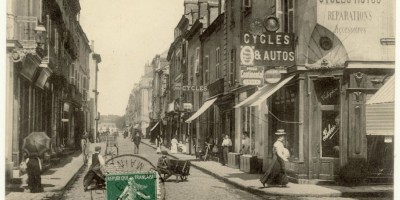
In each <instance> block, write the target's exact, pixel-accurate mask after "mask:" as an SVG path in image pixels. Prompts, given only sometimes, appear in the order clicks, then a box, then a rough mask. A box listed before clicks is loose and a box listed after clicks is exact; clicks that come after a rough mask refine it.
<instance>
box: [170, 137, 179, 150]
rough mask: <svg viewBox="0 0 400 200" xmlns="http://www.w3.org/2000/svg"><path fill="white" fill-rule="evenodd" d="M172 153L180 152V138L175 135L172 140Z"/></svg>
mask: <svg viewBox="0 0 400 200" xmlns="http://www.w3.org/2000/svg"><path fill="white" fill-rule="evenodd" d="M171 153H178V140H177V139H175V137H174V138H172V140H171Z"/></svg>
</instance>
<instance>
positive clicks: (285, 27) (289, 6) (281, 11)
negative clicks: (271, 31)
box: [276, 0, 294, 33]
mask: <svg viewBox="0 0 400 200" xmlns="http://www.w3.org/2000/svg"><path fill="white" fill-rule="evenodd" d="M276 16H277V17H278V19H279V21H280V25H281V27H280V28H279V30H278V31H279V32H285V33H293V32H294V0H276Z"/></svg>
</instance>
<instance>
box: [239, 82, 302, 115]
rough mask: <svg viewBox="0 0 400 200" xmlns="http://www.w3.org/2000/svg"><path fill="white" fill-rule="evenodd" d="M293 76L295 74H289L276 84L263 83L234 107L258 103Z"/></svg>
mask: <svg viewBox="0 0 400 200" xmlns="http://www.w3.org/2000/svg"><path fill="white" fill-rule="evenodd" d="M294 76H295V75H292V76H289V77H287V78H285V79H284V80H283V81H281V82H279V83H277V84H268V85H265V86H264V87H262V88H261V89H259V90H258V91H256V92H255V93H254V94H252V95H251V96H249V97H248V98H247V99H245V100H244V101H242V102H240V103H239V104H237V105H236V106H234V108H240V107H246V106H257V105H259V104H260V103H261V102H263V101H265V100H266V99H268V97H270V96H271V95H272V94H274V93H275V92H276V91H278V90H279V89H280V88H281V87H283V86H284V85H285V84H286V83H288V82H289V81H290V80H292V79H293V77H294Z"/></svg>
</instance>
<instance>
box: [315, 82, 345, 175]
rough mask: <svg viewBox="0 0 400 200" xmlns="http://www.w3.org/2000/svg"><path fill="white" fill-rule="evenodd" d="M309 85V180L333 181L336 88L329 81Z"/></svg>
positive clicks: (337, 129) (337, 123) (337, 108)
mask: <svg viewBox="0 0 400 200" xmlns="http://www.w3.org/2000/svg"><path fill="white" fill-rule="evenodd" d="M313 83H314V89H315V93H314V94H315V95H314V98H313V117H312V119H313V122H314V123H313V127H312V130H313V131H312V144H311V145H312V148H311V149H312V155H313V159H312V160H313V168H314V175H313V176H314V177H313V178H317V179H324V180H333V179H334V175H335V172H336V170H337V168H338V166H339V156H340V152H339V150H340V146H339V144H340V135H341V134H340V133H341V132H340V116H341V115H340V98H339V97H340V87H339V86H340V85H339V81H338V80H336V79H331V78H324V79H317V80H314V81H313Z"/></svg>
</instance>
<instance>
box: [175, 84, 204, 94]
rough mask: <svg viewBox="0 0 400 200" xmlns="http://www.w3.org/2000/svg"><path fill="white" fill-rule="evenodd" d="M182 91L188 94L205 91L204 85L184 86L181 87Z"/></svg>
mask: <svg viewBox="0 0 400 200" xmlns="http://www.w3.org/2000/svg"><path fill="white" fill-rule="evenodd" d="M181 89H182V91H190V92H205V91H207V86H206V85H184V86H182V87H181Z"/></svg>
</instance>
